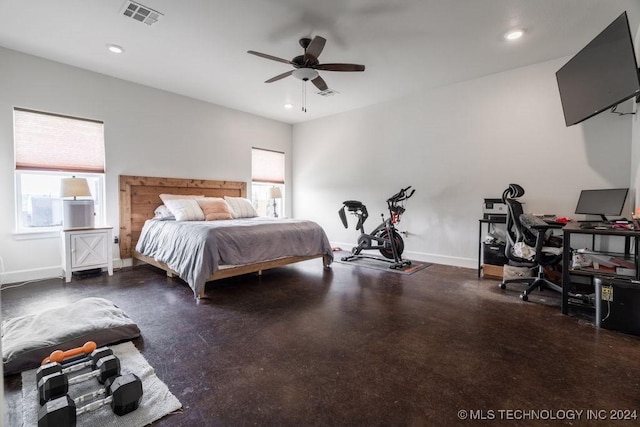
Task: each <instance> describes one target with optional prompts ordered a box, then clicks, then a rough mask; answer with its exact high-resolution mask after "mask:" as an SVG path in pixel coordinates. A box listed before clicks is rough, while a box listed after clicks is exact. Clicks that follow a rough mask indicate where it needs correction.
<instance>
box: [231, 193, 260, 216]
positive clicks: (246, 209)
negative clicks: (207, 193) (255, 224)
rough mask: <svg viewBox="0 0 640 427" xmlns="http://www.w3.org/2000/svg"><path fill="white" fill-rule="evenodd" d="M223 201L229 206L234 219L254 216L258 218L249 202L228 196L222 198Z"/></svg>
mask: <svg viewBox="0 0 640 427" xmlns="http://www.w3.org/2000/svg"><path fill="white" fill-rule="evenodd" d="M224 199H225V200H226V201H227V203H228V204H229V206H231V210H233V217H234V218H253V217H254V216H258V212H256V209H255V208H254V207H253V204H251V200H249V199H245V198H244V197H229V196H224Z"/></svg>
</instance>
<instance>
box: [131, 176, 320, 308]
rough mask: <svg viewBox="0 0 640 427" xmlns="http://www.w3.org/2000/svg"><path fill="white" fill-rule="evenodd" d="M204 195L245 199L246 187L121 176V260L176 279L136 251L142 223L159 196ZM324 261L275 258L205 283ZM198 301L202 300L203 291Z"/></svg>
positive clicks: (230, 269)
mask: <svg viewBox="0 0 640 427" xmlns="http://www.w3.org/2000/svg"><path fill="white" fill-rule="evenodd" d="M163 193H167V194H194V195H195V194H204V195H205V196H208V197H224V196H230V197H247V184H246V183H245V182H238V181H212V180H200V179H184V178H160V177H148V176H130V175H120V258H121V259H123V260H124V259H126V258H133V265H134V266H135V265H136V263H137V261H138V260H139V261H143V262H145V263H148V264H151V265H153V266H155V267H158V268H161V269H163V270H165V271H166V272H167V275H168V276H169V277H173V276H178V274H177V273H176V272H175V271H173V270H171V269H170V268H169V267H168V266H167V265H166V264H164V263H162V262H158V261H156V260H154V259H153V258H150V257H147V256H145V255H142V254H140V253H138V252H136V251H135V247H136V243H137V242H138V238H139V237H140V232H141V231H142V226H143V225H144V222H145V221H146V220H147V219H149V218H153V215H154V210H155V209H156V208H157V207H158V206H159V205H161V204H162V201H161V200H160V194H163ZM321 257H322V258H323V265H324V267H325V268H327V267H329V265H330V264H331V259H329V257H327V256H326V255H324V254H318V255H312V256H294V257H286V258H278V259H275V260H270V261H264V262H260V263H256V264H245V265H238V266H230V265H222V266H219V268H218V270H217V271H216V272H215V273H213V275H211V277H209V280H208V281H212V280H218V279H224V278H227V277H233V276H239V275H242V274H248V273H256V272H257V273H258V274H260V273H262V270H268V269H270V268H275V267H281V266H283V265H288V264H293V263H296V262H300V261H306V260H308V259H313V258H321ZM197 297H198V298H203V297H205V295H204V289H203V290H202V291H201V293H200V295H197Z"/></svg>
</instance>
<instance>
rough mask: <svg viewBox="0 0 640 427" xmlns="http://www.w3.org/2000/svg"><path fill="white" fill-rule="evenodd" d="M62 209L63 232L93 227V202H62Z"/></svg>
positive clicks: (94, 222)
mask: <svg viewBox="0 0 640 427" xmlns="http://www.w3.org/2000/svg"><path fill="white" fill-rule="evenodd" d="M62 208H63V211H64V216H63V219H62V228H63V229H64V230H73V229H76V228H93V227H95V224H96V221H95V215H94V212H93V200H64V201H63V204H62Z"/></svg>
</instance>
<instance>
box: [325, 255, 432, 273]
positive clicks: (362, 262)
mask: <svg viewBox="0 0 640 427" xmlns="http://www.w3.org/2000/svg"><path fill="white" fill-rule="evenodd" d="M349 255H351V252H347V251H336V252H334V253H333V261H334V262H338V263H340V264H346V265H351V266H354V267H364V268H371V269H374V270H381V271H388V272H391V273H399V274H413V273H415V272H416V271H420V270H422V269H425V268H427V267H429V266H430V265H431V264H430V263H428V262H421V261H411V265H407V266H404V267H403V268H400V269H395V268H389V267H390V266H391V264H390V263H388V262H384V261H379V260H375V259H371V258H356V259H354V260H351V261H342V258H343V257H346V256H349Z"/></svg>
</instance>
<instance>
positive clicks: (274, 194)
mask: <svg viewBox="0 0 640 427" xmlns="http://www.w3.org/2000/svg"><path fill="white" fill-rule="evenodd" d="M269 198H270V199H273V217H274V218H278V212H276V199H281V198H282V191H280V187H271V188H270V189H269Z"/></svg>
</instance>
